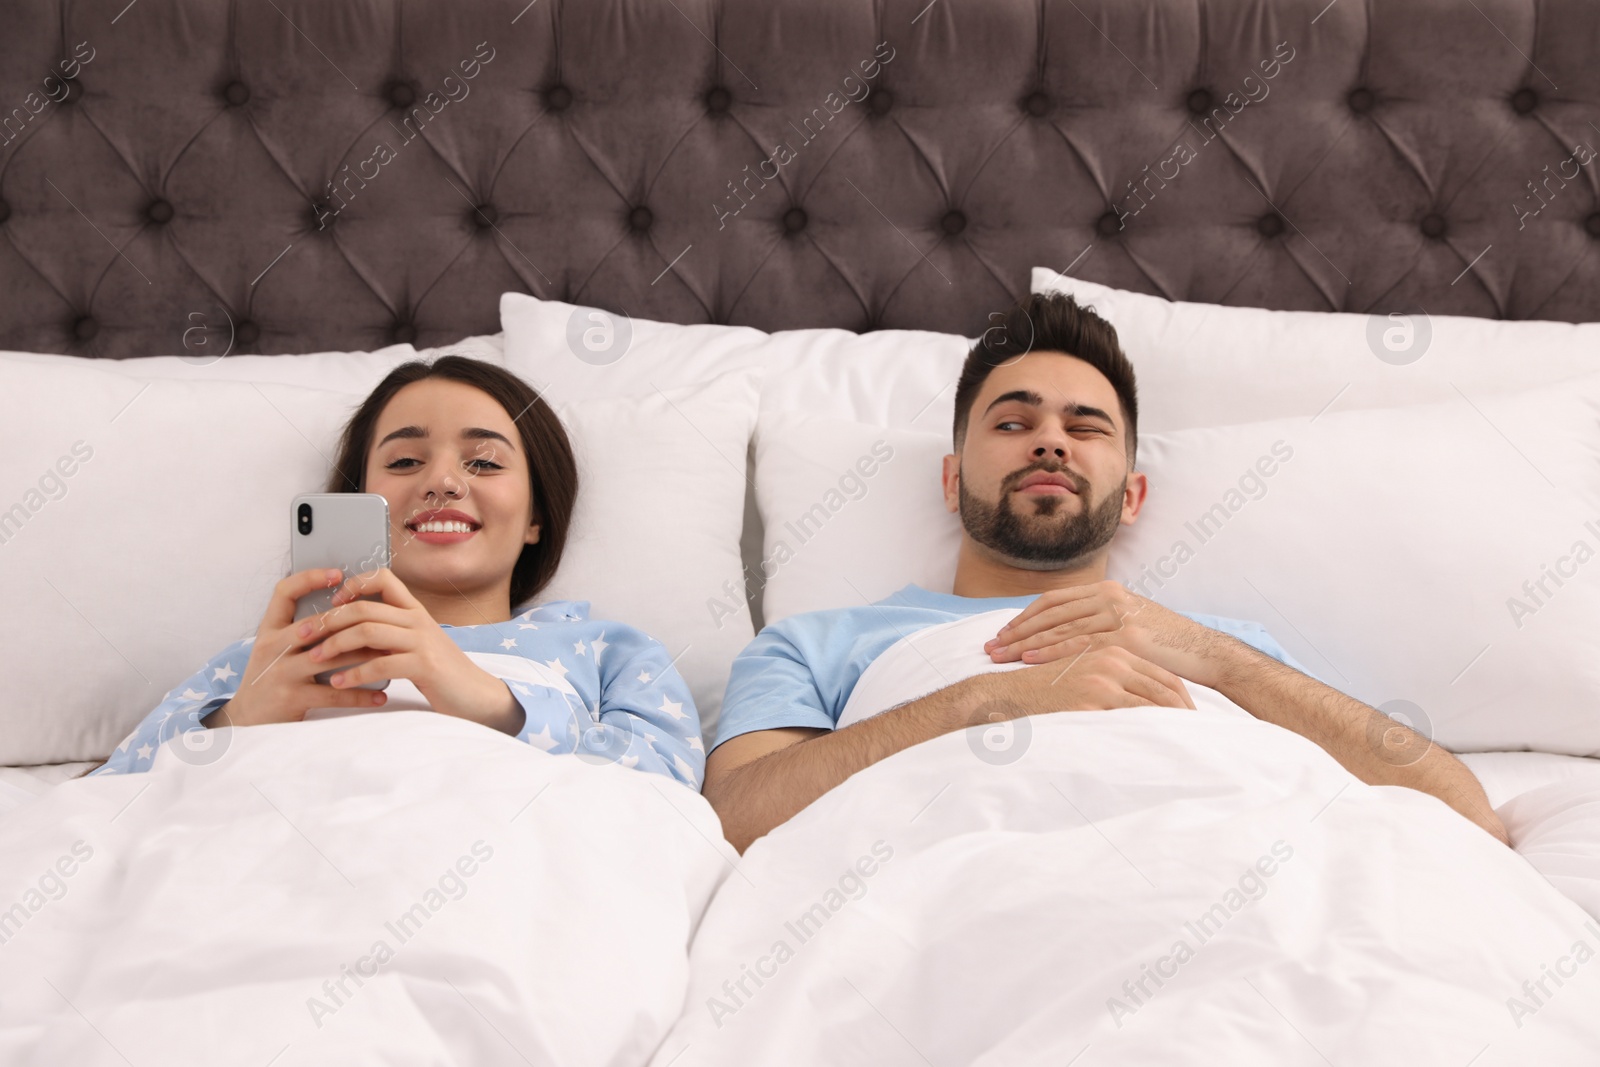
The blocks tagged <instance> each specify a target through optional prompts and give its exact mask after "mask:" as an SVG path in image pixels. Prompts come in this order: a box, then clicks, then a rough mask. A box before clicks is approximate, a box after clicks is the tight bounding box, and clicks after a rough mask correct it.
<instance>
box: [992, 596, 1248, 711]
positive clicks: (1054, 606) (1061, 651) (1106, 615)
mask: <svg viewBox="0 0 1600 1067" xmlns="http://www.w3.org/2000/svg"><path fill="white" fill-rule="evenodd" d="M1225 641H1226V638H1225V637H1224V636H1223V635H1222V634H1219V633H1217V632H1216V631H1215V630H1212V629H1211V628H1209V627H1207V626H1202V625H1201V624H1200V623H1197V622H1195V621H1194V620H1193V619H1189V618H1185V617H1184V616H1182V615H1179V614H1178V613H1177V612H1175V611H1170V610H1168V609H1167V608H1164V607H1162V606H1161V605H1160V604H1157V603H1156V602H1155V601H1153V600H1150V599H1148V598H1146V597H1142V596H1140V595H1138V594H1137V593H1133V592H1130V591H1129V590H1127V589H1126V588H1124V587H1123V586H1122V585H1120V584H1119V583H1117V582H1113V581H1109V580H1107V581H1103V582H1096V583H1094V584H1093V585H1079V586H1072V587H1070V588H1067V589H1052V590H1049V591H1047V592H1044V593H1041V594H1039V596H1038V598H1037V599H1035V600H1034V602H1033V603H1032V604H1029V605H1028V606H1027V607H1026V608H1024V609H1023V610H1022V613H1021V614H1020V615H1018V616H1017V617H1016V618H1015V619H1012V620H1011V622H1009V623H1008V624H1007V625H1006V626H1004V627H1002V628H1001V630H1000V633H999V635H998V636H996V637H995V639H994V640H992V641H990V642H989V643H988V644H986V645H984V651H986V652H988V653H989V656H990V658H991V659H993V660H994V662H996V663H1011V662H1016V661H1019V660H1020V661H1021V662H1023V663H1052V662H1056V661H1058V660H1063V659H1066V660H1070V659H1072V658H1073V657H1075V656H1079V655H1082V654H1083V653H1084V652H1085V650H1087V649H1090V648H1100V647H1104V646H1106V645H1115V646H1118V647H1121V648H1124V649H1127V650H1128V651H1129V652H1132V653H1133V654H1134V655H1136V656H1138V657H1140V658H1141V659H1145V660H1148V661H1150V662H1151V663H1154V664H1156V665H1157V666H1159V667H1162V668H1165V669H1166V670H1168V671H1171V672H1172V673H1173V674H1176V675H1179V676H1181V677H1184V678H1187V679H1189V680H1190V681H1191V682H1194V683H1195V684H1196V685H1203V686H1206V687H1208V688H1211V689H1215V688H1216V687H1217V683H1218V682H1219V681H1220V680H1221V678H1222V669H1223V658H1224V656H1225V655H1226V646H1225Z"/></svg>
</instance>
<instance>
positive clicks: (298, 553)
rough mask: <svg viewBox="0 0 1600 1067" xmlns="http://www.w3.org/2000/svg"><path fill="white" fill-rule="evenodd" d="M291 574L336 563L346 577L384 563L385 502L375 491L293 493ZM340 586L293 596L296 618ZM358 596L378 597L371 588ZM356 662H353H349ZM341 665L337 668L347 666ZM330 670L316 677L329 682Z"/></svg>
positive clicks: (324, 602)
mask: <svg viewBox="0 0 1600 1067" xmlns="http://www.w3.org/2000/svg"><path fill="white" fill-rule="evenodd" d="M290 522H291V525H290V527H289V560H290V573H291V574H298V573H299V572H300V571H304V570H310V569H311V568H313V567H335V568H338V569H339V570H341V571H343V572H344V576H345V577H346V578H353V577H355V576H356V575H357V574H365V573H367V572H369V571H373V570H376V569H377V568H379V567H387V566H388V565H389V501H388V500H387V499H385V498H384V497H383V496H382V495H381V494H378V493H307V494H305V495H303V496H297V497H295V498H294V503H293V504H292V505H291V507H290ZM338 590H339V587H338V586H336V585H331V586H329V587H328V588H326V589H318V590H317V591H316V592H314V593H308V594H306V595H305V596H303V597H301V598H300V599H299V600H297V601H295V605H294V617H295V621H296V622H298V621H299V620H301V619H304V618H307V617H309V616H312V615H318V614H321V613H322V612H324V611H327V610H328V609H329V608H331V607H333V594H334V593H336V592H338ZM357 599H360V600H381V599H382V597H380V596H379V595H378V594H376V593H373V594H369V595H367V596H364V597H358V598H357ZM355 666H358V664H354V663H352V664H351V665H350V667H355ZM350 667H340V668H337V669H338V670H349V669H350ZM333 675H334V671H332V670H327V671H323V672H322V673H320V674H318V675H317V676H316V678H317V681H318V682H319V683H321V684H322V685H327V684H328V679H329V678H331V677H333ZM388 685H389V681H388V679H384V680H382V681H378V682H368V683H367V684H366V685H363V686H360V687H359V688H361V689H384V688H387V687H388Z"/></svg>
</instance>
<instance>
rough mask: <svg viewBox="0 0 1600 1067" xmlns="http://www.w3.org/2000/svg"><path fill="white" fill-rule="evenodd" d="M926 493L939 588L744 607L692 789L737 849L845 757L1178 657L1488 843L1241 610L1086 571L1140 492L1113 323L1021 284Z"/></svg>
mask: <svg viewBox="0 0 1600 1067" xmlns="http://www.w3.org/2000/svg"><path fill="white" fill-rule="evenodd" d="M955 408H956V413H955V427H954V439H955V452H954V453H953V454H952V455H948V456H946V457H945V459H944V472H943V482H944V496H945V504H946V507H947V508H948V509H949V510H950V511H952V512H956V511H959V512H960V515H961V524H962V527H963V531H962V536H961V551H960V556H959V558H958V562H957V564H956V573H955V582H954V586H953V588H954V593H953V594H946V593H934V592H930V591H929V590H926V589H922V588H920V587H918V586H915V585H910V586H907V587H906V588H904V589H902V590H900V591H899V592H897V593H895V594H893V595H892V596H890V597H887V598H886V599H884V600H882V601H879V602H878V603H876V604H869V605H862V606H860V607H852V608H841V609H837V610H832V611H818V612H810V613H808V614H804V615H797V616H792V617H790V618H787V619H784V620H782V621H781V622H778V623H776V624H774V625H772V626H768V627H766V628H765V629H764V630H762V632H761V633H760V634H759V635H758V636H757V637H756V639H755V640H754V641H752V642H751V643H750V645H749V646H748V647H747V648H746V649H745V650H744V651H743V652H741V653H740V654H739V657H738V659H737V660H735V661H734V665H733V671H732V675H731V677H730V679H729V682H728V690H727V695H726V698H725V700H724V703H723V708H722V718H721V721H720V725H719V728H718V731H717V734H718V737H717V744H716V747H715V748H714V749H713V750H712V752H711V753H710V755H709V757H708V759H707V763H706V783H705V790H704V791H705V796H706V798H707V799H708V800H709V801H710V802H711V804H712V806H713V807H714V808H716V810H717V813H718V815H720V816H721V818H722V825H723V829H724V832H725V833H726V834H727V836H728V840H729V841H730V842H732V844H733V845H734V847H735V848H737V849H738V850H739V851H740V852H743V851H744V850H745V849H746V848H748V847H749V845H750V843H751V842H752V841H754V840H755V839H756V838H758V837H760V836H762V835H763V834H765V833H767V832H768V831H769V830H771V829H772V828H773V827H775V826H777V825H779V824H780V823H782V822H784V821H786V820H787V819H789V818H790V817H792V816H793V815H794V814H796V813H797V812H799V811H800V810H801V809H802V808H804V807H806V805H808V804H810V803H811V802H812V801H813V800H815V799H816V798H817V797H819V796H821V795H822V794H823V793H826V792H827V791H828V790H830V789H832V788H833V787H834V786H836V785H838V784H839V783H840V782H842V781H844V780H845V779H846V778H848V777H849V776H850V775H852V774H854V773H855V772H857V771H859V770H861V769H862V768H864V767H868V766H870V765H872V764H874V763H876V762H878V761H879V760H881V759H884V758H886V757H888V756H890V755H892V754H893V753H895V752H899V751H900V750H902V749H905V748H909V747H910V746H912V745H915V744H917V743H919V742H921V741H926V740H928V739H930V738H933V737H937V736H939V735H941V734H945V733H948V732H950V731H953V730H959V729H963V728H965V727H967V726H971V725H975V724H977V723H980V722H983V721H985V718H986V717H987V719H988V720H993V718H994V715H995V709H997V708H1002V709H1005V710H1004V717H1006V718H1015V717H1017V716H1021V715H1030V714H1039V713H1050V712H1057V711H1083V710H1109V709H1115V708H1124V707H1133V706H1137V705H1157V706H1163V707H1174V708H1176V707H1191V708H1192V707H1194V704H1193V702H1192V700H1191V699H1190V697H1189V694H1188V691H1187V690H1186V688H1185V686H1184V683H1183V679H1188V680H1189V681H1191V682H1194V683H1195V684H1197V685H1202V686H1207V687H1209V688H1211V689H1214V690H1216V691H1218V692H1220V693H1221V694H1222V695H1223V696H1225V697H1227V698H1228V699H1229V700H1231V701H1233V702H1234V703H1235V704H1237V705H1238V706H1239V707H1241V708H1243V709H1244V710H1246V711H1248V712H1249V713H1250V714H1252V715H1254V716H1255V717H1256V718H1258V719H1261V720H1263V721H1266V722H1270V723H1273V724H1275V725H1277V726H1281V727H1283V728H1285V729H1289V730H1293V731H1295V732H1296V733H1299V734H1301V735H1302V736H1304V737H1306V738H1309V739H1310V740H1312V741H1314V742H1315V743H1316V744H1318V745H1320V746H1321V747H1322V748H1323V749H1325V750H1326V751H1327V752H1328V753H1329V754H1330V755H1331V756H1333V757H1334V758H1335V759H1336V760H1338V761H1339V763H1340V764H1342V765H1343V766H1344V767H1345V769H1346V770H1348V771H1350V773H1351V774H1353V775H1354V776H1355V777H1357V778H1359V779H1360V780H1361V781H1363V782H1365V783H1367V784H1369V785H1403V786H1408V787H1410V788H1412V789H1417V790H1420V791H1422V792H1424V793H1430V794H1432V795H1434V796H1436V797H1438V798H1440V799H1441V800H1443V801H1444V802H1445V803H1447V804H1449V805H1450V806H1451V807H1452V808H1454V809H1455V810H1456V811H1458V812H1460V813H1461V814H1462V815H1464V816H1465V817H1467V818H1468V819H1471V820H1472V821H1473V822H1475V823H1477V824H1478V825H1479V826H1481V827H1482V828H1483V829H1484V830H1486V831H1488V832H1489V833H1490V834H1492V835H1494V836H1495V837H1496V838H1497V839H1499V840H1500V841H1501V842H1502V843H1505V844H1508V845H1509V843H1510V842H1509V839H1508V838H1507V836H1506V832H1505V827H1504V826H1503V825H1502V824H1501V822H1500V820H1499V818H1497V817H1496V815H1495V813H1494V811H1493V809H1491V808H1490V806H1489V802H1488V798H1487V797H1486V796H1485V794H1484V792H1483V788H1482V787H1481V786H1480V785H1479V784H1478V781H1477V779H1476V778H1474V777H1473V775H1472V772H1471V771H1469V770H1468V769H1467V768H1466V767H1465V766H1464V765H1463V764H1462V763H1461V762H1460V761H1459V760H1457V759H1456V758H1455V757H1454V756H1452V755H1451V754H1450V753H1448V752H1446V751H1445V750H1444V749H1442V748H1440V747H1438V746H1437V745H1433V744H1432V743H1431V742H1429V741H1428V740H1427V739H1426V738H1423V737H1421V736H1420V735H1418V734H1416V733H1414V732H1412V731H1411V730H1408V729H1406V728H1404V727H1403V726H1401V725H1400V724H1398V723H1396V722H1394V721H1393V720H1391V719H1389V718H1388V717H1387V716H1385V715H1383V713H1381V712H1379V711H1377V710H1376V709H1374V708H1371V707H1368V706H1367V705H1366V704H1363V703H1361V702H1360V701H1358V700H1355V699H1353V698H1351V697H1348V696H1346V695H1345V694H1343V693H1340V692H1339V691H1338V690H1336V689H1333V688H1331V687H1329V686H1327V685H1324V684H1323V683H1322V682H1320V681H1317V680H1316V679H1314V678H1311V677H1309V676H1308V675H1307V674H1306V673H1304V672H1303V671H1302V670H1299V669H1296V668H1297V667H1298V664H1296V663H1295V662H1294V661H1293V660H1292V659H1291V658H1290V657H1289V656H1288V654H1287V653H1286V652H1284V650H1283V649H1282V648H1281V647H1280V646H1279V645H1278V644H1277V642H1276V641H1274V640H1273V639H1272V637H1271V636H1270V635H1269V634H1267V632H1266V631H1265V630H1264V629H1262V627H1261V626H1260V625H1259V624H1257V623H1252V622H1243V621H1239V620H1233V619H1222V618H1218V617H1215V616H1205V615H1192V614H1179V613H1177V612H1173V611H1169V610H1168V609H1166V608H1164V607H1162V606H1161V605H1159V604H1157V603H1155V602H1154V601H1152V600H1149V599H1147V598H1145V597H1142V596H1139V595H1137V594H1135V593H1132V592H1130V591H1129V590H1127V589H1125V588H1124V587H1122V586H1121V585H1119V584H1117V583H1116V582H1111V581H1107V580H1106V576H1105V575H1106V560H1107V556H1108V555H1109V551H1110V545H1111V541H1112V538H1113V537H1115V535H1116V532H1117V527H1118V526H1122V525H1132V524H1133V522H1134V521H1135V519H1137V518H1138V515H1139V509H1140V508H1141V506H1142V505H1143V503H1144V499H1145V494H1146V490H1147V484H1146V479H1145V476H1144V474H1142V473H1140V472H1139V471H1136V470H1134V456H1135V449H1136V446H1137V423H1138V401H1137V394H1136V390H1135V382H1134V373H1133V368H1132V366H1131V365H1130V364H1129V362H1128V359H1127V357H1126V356H1125V355H1124V354H1123V352H1122V350H1121V348H1120V347H1119V345H1118V342H1117V334H1116V330H1115V329H1114V328H1113V327H1112V326H1111V325H1110V324H1109V323H1107V322H1106V321H1105V320H1103V319H1101V318H1100V317H1099V316H1097V315H1095V314H1094V313H1093V312H1092V311H1089V310H1086V309H1084V308H1080V307H1079V306H1078V305H1077V304H1076V303H1074V302H1073V301H1072V299H1071V298H1069V297H1066V296H1060V295H1054V296H1043V295H1035V296H1032V297H1029V298H1028V299H1027V300H1026V301H1024V302H1023V303H1022V304H1021V305H1020V306H1018V307H1016V308H1014V309H1012V310H1011V311H1010V312H1008V313H1007V314H1006V316H1005V321H1004V322H1003V323H1001V324H1000V325H999V326H996V327H994V328H991V329H990V330H989V331H988V332H987V333H985V334H984V336H983V338H981V339H980V340H979V341H978V343H977V344H976V345H974V346H973V350H972V352H971V354H970V355H969V356H968V357H967V360H966V363H965V365H964V367H963V369H962V373H961V378H960V381H959V382H958V384H957V388H956V397H955ZM1011 608H1014V609H1016V610H1017V612H1018V615H1017V617H1016V618H1015V619H1013V620H1012V622H1011V623H1010V624H1009V626H1008V627H1007V628H1006V629H1004V630H1003V631H1002V632H1001V633H999V634H997V635H996V637H995V639H994V640H992V641H990V642H989V643H988V645H986V646H985V651H986V652H988V653H989V656H990V659H991V660H992V661H993V662H994V663H1006V662H1021V663H1026V664H1031V666H1025V667H1021V668H1017V669H1012V670H1006V671H1001V672H997V673H987V672H986V673H980V674H977V675H975V676H973V677H970V678H966V679H964V680H962V681H960V682H957V683H955V684H953V685H949V686H947V687H945V688H943V689H939V690H937V691H936V692H932V693H929V694H928V695H926V696H923V697H921V698H919V699H916V700H912V701H909V702H907V703H904V704H901V705H899V706H897V707H894V708H891V709H889V710H887V711H884V712H881V713H879V714H876V715H873V716H871V717H869V718H866V719H862V720H861V721H858V722H853V723H852V724H851V725H848V726H846V727H844V728H843V729H836V728H835V727H836V725H837V723H838V721H839V717H840V713H841V712H842V711H843V709H844V707H845V704H846V702H847V701H848V700H849V699H850V694H851V691H852V689H853V688H854V686H855V684H856V682H857V680H859V679H860V677H861V675H862V672H863V671H865V670H866V668H867V666H868V665H869V664H870V663H871V662H872V660H873V659H875V658H876V657H877V656H878V655H879V654H881V653H882V652H884V651H885V650H886V649H888V648H889V647H890V646H892V645H894V644H895V643H896V642H897V641H899V640H900V639H901V638H903V637H905V636H906V635H907V634H909V633H911V632H914V631H915V630H918V629H921V628H923V627H927V626H932V625H936V624H939V623H946V622H950V621H952V620H954V619H959V618H962V617H964V616H968V615H975V614H979V613H982V612H988V611H995V610H997V609H1011Z"/></svg>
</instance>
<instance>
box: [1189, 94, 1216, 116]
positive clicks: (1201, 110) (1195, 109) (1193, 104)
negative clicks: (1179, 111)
mask: <svg viewBox="0 0 1600 1067" xmlns="http://www.w3.org/2000/svg"><path fill="white" fill-rule="evenodd" d="M1184 103H1185V104H1187V105H1188V107H1189V110H1190V112H1192V113H1193V114H1196V115H1204V114H1205V113H1206V112H1208V111H1210V110H1211V90H1210V89H1205V88H1200V89H1194V90H1192V91H1191V92H1190V93H1189V95H1188V96H1187V97H1185V98H1184Z"/></svg>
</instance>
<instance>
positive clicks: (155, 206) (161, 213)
mask: <svg viewBox="0 0 1600 1067" xmlns="http://www.w3.org/2000/svg"><path fill="white" fill-rule="evenodd" d="M144 215H145V218H147V219H149V220H150V221H151V222H153V223H155V224H156V225H157V226H160V225H163V224H165V223H168V222H171V221H172V205H171V204H169V203H167V202H166V201H165V200H152V201H150V206H149V207H147V208H145V209H144Z"/></svg>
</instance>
